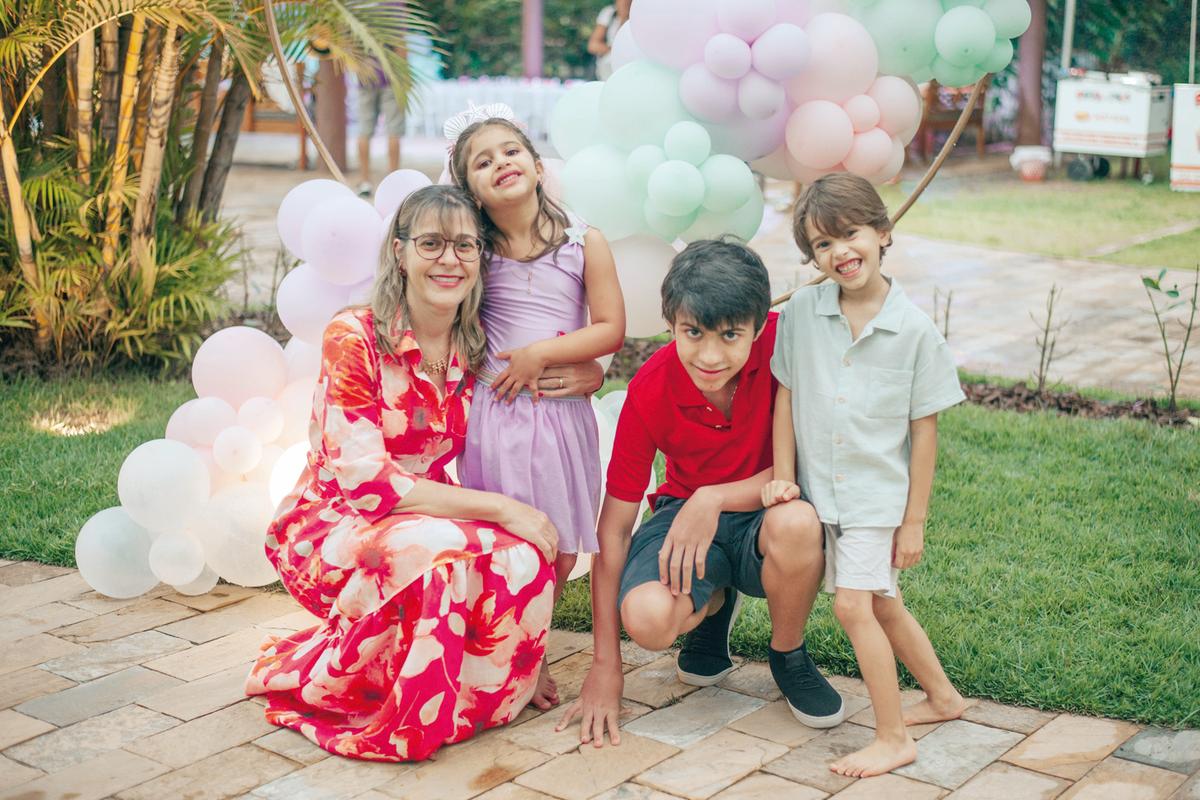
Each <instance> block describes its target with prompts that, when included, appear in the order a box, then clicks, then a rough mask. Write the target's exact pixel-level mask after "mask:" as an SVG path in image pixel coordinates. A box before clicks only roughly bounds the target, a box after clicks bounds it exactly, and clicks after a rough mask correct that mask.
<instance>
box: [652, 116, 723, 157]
mask: <svg viewBox="0 0 1200 800" xmlns="http://www.w3.org/2000/svg"><path fill="white" fill-rule="evenodd" d="M663 150H665V151H666V153H667V158H669V159H672V160H677V161H686V162H688V163H689V164H691V165H692V166H696V167H698V166H700V165H701V164H703V163H704V160H705V159H706V158H708V156H709V154H710V153H712V137H711V136H709V135H708V131H706V130H705V129H704V126H702V125H700V124H699V123H698V122H676V123H675V124H674V125H672V126H671V130H669V131H667V136H666V138H665V139H663Z"/></svg>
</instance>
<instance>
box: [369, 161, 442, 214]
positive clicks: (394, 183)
mask: <svg viewBox="0 0 1200 800" xmlns="http://www.w3.org/2000/svg"><path fill="white" fill-rule="evenodd" d="M432 184H433V181H431V180H429V176H428V175H426V174H425V173H424V172H418V171H417V170H415V169H398V170H396V171H395V172H393V173H391V174H390V175H388V176H387V177H386V178H384V179H383V180H381V181H380V182H379V186H377V187H376V188H375V210H376V211H378V212H379V216H381V217H383V218H384V219H388V220H390V219H391V218H392V215H393V214H395V213H396V210H397V209H399V208H400V204H401V203H403V202H404V198H406V197H408V196H409V195H410V194H412V193H413V192H415V191H416V190H417V189H423V188H425V187H426V186H431V185H432Z"/></svg>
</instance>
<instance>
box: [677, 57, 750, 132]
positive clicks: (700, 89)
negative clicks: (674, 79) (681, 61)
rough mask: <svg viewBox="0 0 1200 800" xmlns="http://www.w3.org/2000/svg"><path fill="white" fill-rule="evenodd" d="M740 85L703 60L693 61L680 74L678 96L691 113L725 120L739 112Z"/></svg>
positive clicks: (716, 119)
mask: <svg viewBox="0 0 1200 800" xmlns="http://www.w3.org/2000/svg"><path fill="white" fill-rule="evenodd" d="M737 90H738V85H737V83H736V82H734V81H727V80H725V79H723V78H718V77H717V76H716V75H714V74H712V72H710V71H709V69H708V67H706V66H704V64H693V65H692V66H690V67H688V68H687V69H686V70H684V72H683V75H681V76H680V77H679V99H680V101H682V103H683V107H684V108H686V109H687V110H688V111H689V112H690V113H691V114H693V115H694V116H696V117H698V118H699V119H702V120H706V121H708V122H726V121H727V120H730V119H732V118H733V117H734V116H735V115H736V114H737V112H738V96H737Z"/></svg>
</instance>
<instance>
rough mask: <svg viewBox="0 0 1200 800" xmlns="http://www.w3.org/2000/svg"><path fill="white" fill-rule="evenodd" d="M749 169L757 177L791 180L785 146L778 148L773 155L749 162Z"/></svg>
mask: <svg viewBox="0 0 1200 800" xmlns="http://www.w3.org/2000/svg"><path fill="white" fill-rule="evenodd" d="M750 169H752V170H754V171H755V172H757V173H758V174H759V175H766V176H767V177H768V178H774V179H776V180H780V181H790V180H792V172H791V170H790V169H789V168H788V161H787V146H786V145H784V146H783V147H780V148H779V149H778V150H776V151H775V152H773V153H770V154H768V155H765V156H763V157H762V158H759V159H756V160H755V161H751V162H750Z"/></svg>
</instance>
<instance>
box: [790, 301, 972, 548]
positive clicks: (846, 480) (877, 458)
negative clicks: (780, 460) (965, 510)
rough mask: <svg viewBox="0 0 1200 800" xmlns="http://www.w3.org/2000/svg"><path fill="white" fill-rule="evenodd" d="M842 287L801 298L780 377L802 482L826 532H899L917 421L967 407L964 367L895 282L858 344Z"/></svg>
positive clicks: (792, 314) (792, 316)
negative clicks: (835, 528) (832, 528)
mask: <svg viewBox="0 0 1200 800" xmlns="http://www.w3.org/2000/svg"><path fill="white" fill-rule="evenodd" d="M838 293H839V289H838V286H837V284H834V283H824V284H819V285H817V286H808V287H804V288H802V289H800V290H799V291H797V292H796V293H795V294H794V295H792V298H791V300H789V301H788V303H787V305H785V306H784V308H783V313H782V314H781V315H780V317H779V330H778V333H777V334H776V338H775V355H774V356H773V357H772V359H771V371H772V372H773V373H774V374H775V377H776V378H778V380H779V382H780V383H781V384H783V385H784V386H785V387H787V388H788V389H790V390H791V392H792V423H793V426H794V427H795V430H796V460H797V464H796V474H797V475H798V476H799V483H800V487H801V489H802V490H803V491H804V496H805V497H806V498H807V499H808V500H809V501H810V502H811V503H812V504H813V505H814V506H815V507H816V509H817V515H818V516H819V517H820V518H821V521H822V522H831V523H838V524H840V525H841V526H842V527H844V528H847V527H895V526H897V525H899V524H900V523H901V522H902V521H903V518H904V508H905V505H907V503H908V460H909V427H908V426H909V421H910V420H914V419H920V418H921V417H927V416H929V415H930V414H936V413H938V412H939V411H943V410H945V409H947V408H949V407H950V406H953V405H955V404H957V403H960V402H962V401H963V400H964V399H966V396H965V395H964V394H963V391H962V386H961V385H960V384H959V382H958V373H957V371H956V369H955V366H954V357H953V355H951V353H950V348H949V347H948V346H947V345H946V340H945V339H944V338H942V335H941V334H940V333H938V330H937V328H936V327H934V324H933V322H932V321H931V320H930V319H929V317H927V316H926V315H925V314H924V312H922V311H921V310H920V309H919V308H917V307H916V306H915V305H913V303H912V301H911V300H909V299H908V296H907V295H906V294H905V293H904V290H903V289H901V288H900V283H899V282H898V281H896V280H895V279H892V281H891V289H890V290H889V291H888V295H887V298H886V299H885V300H884V303H883V307H882V308H881V309H880V310H879V313H878V314H877V315H876V316H875V319H873V320H871V321H870V322H869V323H867V325H866V327H864V328H863V330H862V333H861V335H860V336H859V337H858V341H853V340H852V339H851V337H850V323H849V321H848V320H847V319H846V318H845V316H843V315H842V311H841V308H840V307H839V305H838Z"/></svg>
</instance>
